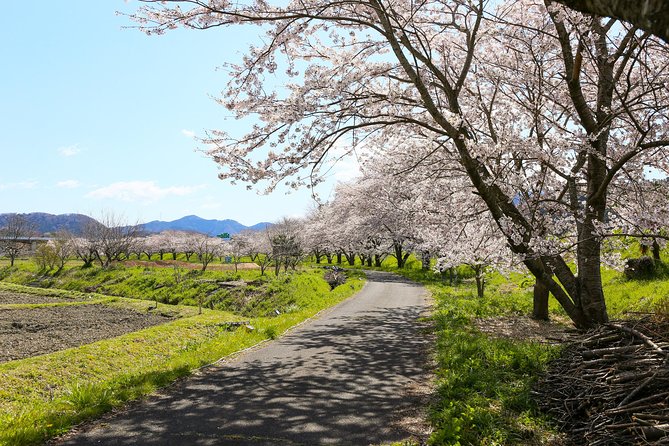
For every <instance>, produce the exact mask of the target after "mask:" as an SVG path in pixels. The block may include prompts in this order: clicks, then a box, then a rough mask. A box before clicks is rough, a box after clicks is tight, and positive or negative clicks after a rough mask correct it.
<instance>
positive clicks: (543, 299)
mask: <svg viewBox="0 0 669 446" xmlns="http://www.w3.org/2000/svg"><path fill="white" fill-rule="evenodd" d="M548 296H549V293H548V286H547V285H546V284H545V283H544V282H543V281H541V280H539V279H537V281H536V283H535V284H534V293H533V308H532V319H536V320H540V321H547V320H548Z"/></svg>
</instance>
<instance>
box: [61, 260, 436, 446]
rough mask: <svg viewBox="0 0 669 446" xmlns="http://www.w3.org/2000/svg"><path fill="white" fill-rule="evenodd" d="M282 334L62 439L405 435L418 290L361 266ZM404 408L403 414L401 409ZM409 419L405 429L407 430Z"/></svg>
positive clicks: (420, 369)
mask: <svg viewBox="0 0 669 446" xmlns="http://www.w3.org/2000/svg"><path fill="white" fill-rule="evenodd" d="M368 279H369V281H368V283H367V285H366V286H365V287H364V288H363V290H362V291H361V292H360V293H359V294H358V295H356V296H355V297H353V298H351V299H349V300H347V301H345V302H343V303H341V304H339V305H338V306H336V307H334V308H333V309H331V310H328V311H326V312H324V313H323V314H322V315H320V316H319V317H318V318H316V319H314V320H311V321H309V322H307V323H305V324H303V325H301V326H299V327H297V328H296V329H294V330H292V331H291V332H290V333H288V334H287V335H285V336H283V337H281V338H279V339H277V340H275V341H272V342H269V343H266V344H264V345H263V346H262V347H260V348H256V349H251V350H250V351H248V352H246V353H244V354H242V355H240V356H238V357H236V358H233V359H231V360H228V361H222V362H220V363H218V364H217V365H215V366H212V367H210V368H207V369H205V370H204V371H202V372H201V373H199V374H197V375H195V376H193V377H191V378H188V379H186V380H184V381H182V382H180V383H179V384H178V385H175V386H172V387H170V388H169V389H168V390H167V391H165V392H164V393H163V394H160V395H156V396H153V397H150V398H149V399H147V400H145V401H143V402H141V403H137V404H133V405H131V406H130V407H129V408H128V409H126V410H124V411H122V412H121V413H118V414H114V415H112V416H107V417H104V418H103V419H102V420H100V421H98V422H96V423H94V424H91V425H88V426H85V427H83V428H81V429H79V430H78V432H76V435H74V436H71V437H69V438H67V439H65V440H63V441H60V442H58V444H59V445H90V444H105V445H124V446H125V445H127V446H130V445H253V446H257V445H279V446H280V445H321V444H323V445H324V444H336V445H370V444H374V445H377V444H387V443H391V442H393V441H400V440H402V439H406V438H408V437H409V435H410V428H409V427H408V426H407V425H406V424H407V423H406V420H403V418H406V416H410V414H412V413H415V408H416V406H417V405H418V404H419V401H418V398H417V397H416V396H415V395H413V394H412V392H411V391H410V389H411V388H412V387H415V386H416V385H420V384H421V382H424V381H425V380H426V362H427V358H426V356H427V349H428V341H427V339H426V336H425V335H424V334H423V333H422V332H421V330H420V326H419V324H417V323H416V319H417V318H418V317H419V315H420V314H421V313H424V312H425V311H426V310H427V308H428V306H427V302H426V292H425V290H424V289H423V288H422V287H420V286H419V285H416V284H414V283H411V282H407V281H405V280H403V279H401V278H399V277H397V276H394V275H391V274H385V273H380V272H370V273H368ZM407 414H409V415H407ZM408 429H409V430H408Z"/></svg>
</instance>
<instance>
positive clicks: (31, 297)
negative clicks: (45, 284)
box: [0, 290, 83, 305]
mask: <svg viewBox="0 0 669 446" xmlns="http://www.w3.org/2000/svg"><path fill="white" fill-rule="evenodd" d="M81 300H83V299H73V298H68V297H56V296H40V295H36V294H26V293H16V292H14V291H6V290H0V305H5V304H52V303H59V302H76V301H81Z"/></svg>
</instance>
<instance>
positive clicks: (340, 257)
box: [337, 252, 342, 265]
mask: <svg viewBox="0 0 669 446" xmlns="http://www.w3.org/2000/svg"><path fill="white" fill-rule="evenodd" d="M341 260H342V253H341V252H338V253H337V265H341Z"/></svg>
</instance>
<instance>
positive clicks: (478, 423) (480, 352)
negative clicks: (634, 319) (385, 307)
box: [383, 262, 669, 446]
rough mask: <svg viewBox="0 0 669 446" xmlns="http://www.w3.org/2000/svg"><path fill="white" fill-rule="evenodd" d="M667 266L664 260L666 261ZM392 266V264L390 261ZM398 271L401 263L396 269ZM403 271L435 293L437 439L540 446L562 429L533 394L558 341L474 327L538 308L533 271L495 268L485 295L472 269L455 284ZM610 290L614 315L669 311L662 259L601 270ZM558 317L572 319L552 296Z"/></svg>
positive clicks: (416, 270)
mask: <svg viewBox="0 0 669 446" xmlns="http://www.w3.org/2000/svg"><path fill="white" fill-rule="evenodd" d="M665 265H666V264H665ZM383 269H386V270H390V271H392V270H393V267H392V266H388V265H384V268H383ZM395 271H397V270H395ZM398 272H399V273H401V274H402V275H404V276H406V277H408V278H411V279H412V280H415V281H418V282H421V283H423V284H425V285H426V286H427V287H428V289H429V290H430V291H431V294H432V296H433V298H434V300H435V311H434V313H433V316H432V320H433V325H434V329H435V333H436V337H437V342H436V347H435V359H436V370H435V375H436V388H437V391H436V396H435V398H434V402H433V404H432V405H431V407H430V421H431V423H432V425H433V428H434V432H433V434H432V436H431V437H430V440H429V443H430V444H431V445H439V446H442V445H453V446H456V445H481V446H483V445H486V446H488V445H541V444H550V442H551V441H552V440H553V439H555V437H556V436H557V435H558V433H557V432H556V430H555V428H554V427H553V426H552V425H551V422H550V419H548V418H546V417H545V416H544V415H543V414H541V413H539V412H538V410H537V408H536V404H535V402H534V401H533V400H532V398H531V390H532V386H533V385H535V384H536V381H537V379H538V378H539V377H540V376H541V374H542V372H543V371H544V370H545V369H546V367H547V365H548V362H549V361H550V360H551V359H552V358H555V357H557V356H558V355H559V354H560V350H561V349H560V347H559V346H551V345H548V344H543V343H538V342H531V341H525V340H517V339H498V338H495V337H491V336H488V335H486V334H484V333H482V332H481V331H479V330H478V329H477V328H476V325H475V324H474V320H475V319H483V320H485V318H492V317H499V316H505V317H512V316H520V317H527V316H528V315H529V314H530V313H531V311H532V286H533V284H534V280H533V279H532V278H531V277H530V276H529V275H527V274H521V273H511V274H508V275H501V274H499V273H493V274H490V275H488V277H487V288H486V294H485V297H484V298H483V299H479V298H477V297H476V287H475V284H474V283H473V281H472V280H471V278H470V277H469V276H470V273H469V272H468V271H467V270H466V269H460V270H459V272H458V273H459V274H458V275H459V277H460V278H461V279H462V280H461V281H460V282H459V283H456V284H455V285H453V286H450V285H449V284H448V282H447V281H445V280H443V279H442V278H441V277H439V276H438V275H435V274H433V273H431V272H425V271H421V270H420V263H419V262H415V263H414V264H413V268H405V269H403V270H399V271H398ZM602 274H603V282H604V293H605V295H606V299H607V306H608V309H609V315H610V317H611V318H624V317H629V316H634V315H635V314H634V312H649V311H661V312H665V313H666V314H669V274H667V268H666V266H662V265H661V266H660V267H659V271H658V275H657V277H656V278H655V279H654V280H628V279H627V278H626V277H625V276H624V274H622V273H620V272H617V271H613V270H607V269H605V270H603V271H602ZM550 311H551V315H552V317H553V318H554V319H556V320H560V321H564V322H565V323H567V324H568V318H567V317H566V315H565V313H564V311H563V310H562V309H561V308H560V306H559V304H558V303H557V302H556V301H555V300H554V299H551V301H550Z"/></svg>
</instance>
